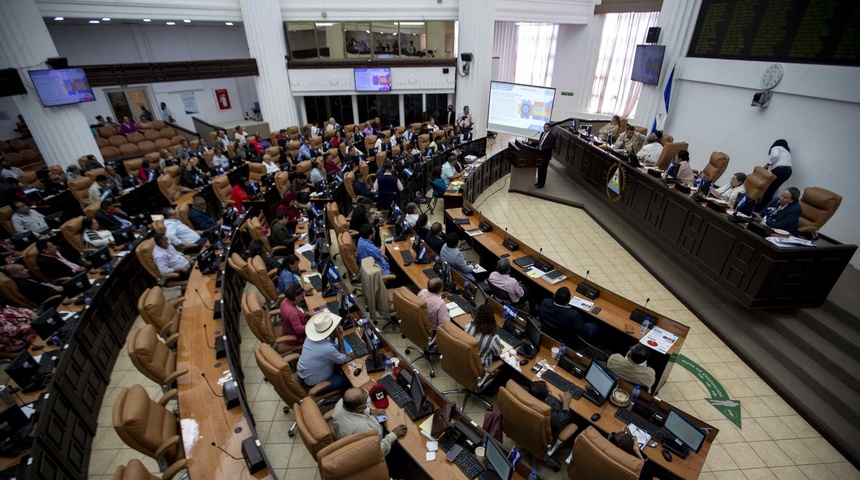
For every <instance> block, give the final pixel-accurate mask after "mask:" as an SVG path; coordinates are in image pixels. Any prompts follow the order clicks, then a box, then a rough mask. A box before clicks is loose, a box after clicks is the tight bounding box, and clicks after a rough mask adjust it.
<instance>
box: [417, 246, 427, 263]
mask: <svg viewBox="0 0 860 480" xmlns="http://www.w3.org/2000/svg"><path fill="white" fill-rule="evenodd" d="M426 258H427V249H426V248H424V245H421V246H420V247H418V260H419V261H421V260H425V259H426Z"/></svg>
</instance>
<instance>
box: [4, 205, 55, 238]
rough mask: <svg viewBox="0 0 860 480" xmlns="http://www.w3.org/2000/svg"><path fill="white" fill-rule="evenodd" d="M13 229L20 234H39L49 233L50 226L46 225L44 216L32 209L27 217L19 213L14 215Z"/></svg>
mask: <svg viewBox="0 0 860 480" xmlns="http://www.w3.org/2000/svg"><path fill="white" fill-rule="evenodd" d="M12 228H14V229H15V232H17V233H18V234H21V233H24V232H28V231H29V232H33V233H37V234H38V233H44V232H47V231H48V224H47V223H45V216H44V215H42V214H41V213H39V212H37V211H36V210H34V209H32V208H31V209H30V213H28V214H27V215H22V214H20V213H18V212H15V213H13V214H12Z"/></svg>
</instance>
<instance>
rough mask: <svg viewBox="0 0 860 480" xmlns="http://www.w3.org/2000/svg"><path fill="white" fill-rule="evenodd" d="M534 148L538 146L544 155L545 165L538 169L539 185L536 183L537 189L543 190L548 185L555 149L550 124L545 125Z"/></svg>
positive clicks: (533, 144) (534, 143)
mask: <svg viewBox="0 0 860 480" xmlns="http://www.w3.org/2000/svg"><path fill="white" fill-rule="evenodd" d="M532 146H536V147H537V148H538V149H539V150H540V152H541V155H543V165H541V166H540V167H538V176H537V183H535V187H537V188H543V187H544V185H545V184H546V172H547V169H549V162H550V160H552V151H553V149H554V148H555V135H553V133H552V132H551V131H550V126H549V123H544V124H543V133H541V134H540V138H538V140H537V142H532Z"/></svg>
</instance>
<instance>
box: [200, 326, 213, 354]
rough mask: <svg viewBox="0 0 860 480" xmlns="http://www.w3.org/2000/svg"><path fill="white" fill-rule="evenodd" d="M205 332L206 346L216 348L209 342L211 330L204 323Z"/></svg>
mask: <svg viewBox="0 0 860 480" xmlns="http://www.w3.org/2000/svg"><path fill="white" fill-rule="evenodd" d="M203 333H205V334H206V346H207V347H209V348H211V349H212V350H215V347H213V346H212V345H210V344H209V330H208V329H207V328H206V324H205V323H204V324H203Z"/></svg>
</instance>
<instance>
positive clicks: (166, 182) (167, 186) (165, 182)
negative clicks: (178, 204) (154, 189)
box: [156, 167, 179, 203]
mask: <svg viewBox="0 0 860 480" xmlns="http://www.w3.org/2000/svg"><path fill="white" fill-rule="evenodd" d="M168 168H170V167H168ZM165 170H166V169H165ZM156 181H157V182H158V190H159V191H161V194H162V195H164V198H166V199H167V201H168V202H170V203H173V202H174V201H176V199H177V198H178V197H179V189H178V188H176V184H175V183H174V182H173V178H171V176H170V175H169V174H167V173H165V174H164V175H161V176H159V177H158V179H157V180H156Z"/></svg>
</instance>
